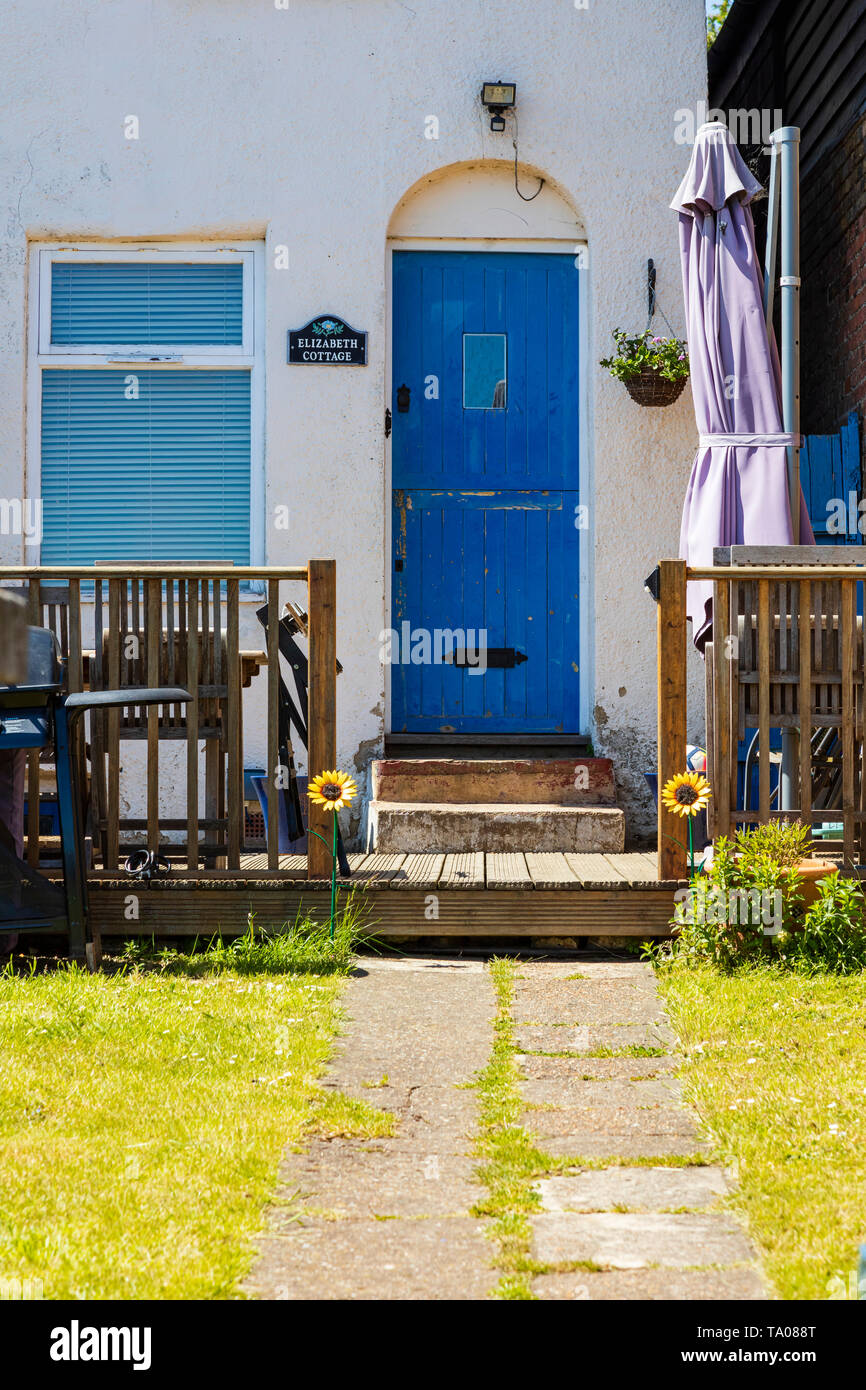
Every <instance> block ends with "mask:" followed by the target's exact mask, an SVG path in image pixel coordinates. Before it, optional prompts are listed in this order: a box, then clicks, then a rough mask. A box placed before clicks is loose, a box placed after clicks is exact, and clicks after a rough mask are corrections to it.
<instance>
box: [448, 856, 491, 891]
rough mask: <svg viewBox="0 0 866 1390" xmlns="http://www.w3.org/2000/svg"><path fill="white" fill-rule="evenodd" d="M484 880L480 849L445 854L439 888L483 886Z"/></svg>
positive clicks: (482, 858) (482, 857) (482, 859)
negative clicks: (463, 852)
mask: <svg viewBox="0 0 866 1390" xmlns="http://www.w3.org/2000/svg"><path fill="white" fill-rule="evenodd" d="M484 882H485V879H484V855H483V854H482V853H481V852H480V851H478V850H476V851H470V852H469V853H465V854H446V856H445V863H444V865H443V866H442V875H441V877H440V879H439V887H440V888H483V887H484Z"/></svg>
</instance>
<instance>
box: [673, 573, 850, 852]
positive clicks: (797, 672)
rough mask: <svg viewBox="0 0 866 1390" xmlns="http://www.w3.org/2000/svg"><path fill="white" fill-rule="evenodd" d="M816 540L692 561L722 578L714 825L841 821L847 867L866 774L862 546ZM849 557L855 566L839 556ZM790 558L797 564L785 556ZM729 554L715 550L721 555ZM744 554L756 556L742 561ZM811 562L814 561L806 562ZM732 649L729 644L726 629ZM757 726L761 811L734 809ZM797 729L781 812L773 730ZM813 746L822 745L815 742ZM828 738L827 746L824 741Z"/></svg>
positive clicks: (717, 592)
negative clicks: (789, 792) (750, 735)
mask: <svg viewBox="0 0 866 1390" xmlns="http://www.w3.org/2000/svg"><path fill="white" fill-rule="evenodd" d="M816 551H817V547H810V546H797V547H778V548H772V547H768V548H766V549H765V550H763V551H761V550H756V549H755V548H751V547H750V548H748V549H747V550H746V549H745V548H743V553H742V555H741V554H740V553H739V552H740V548H739V547H734V548H733V550H732V551H731V552H730V555H731V556H733V557H735V558H736V559H737V560H740V559H742V560H743V565H742V568H740V567H739V565H731V566H728V565H719V564H717V565H716V567H715V568H714V569H707V570H701V569H697V568H695V569H693V570H690V571H689V578H693V577H694V578H699V579H713V580H714V634H713V636H714V642H713V652H712V663H713V669H712V678H711V679H710V680H708V682H707V692H708V699H709V700H710V702H711V708H710V714H709V719H708V728H709V730H710V733H711V747H710V750H709V756H710V766H711V772H712V777H711V782H712V786H713V792H714V815H713V828H714V830H715V832H716V833H718V834H726V833H729V832H730V831H731V830H733V829H736V828H737V827H738V826H739V825H742V824H747V823H761V824H765V823H767V822H768V821H769V820H771V819H774V818H776V817H779V816H785V817H787V818H788V819H802V820H804V821H806V822H807V823H813V824H814V823H815V822H820V821H824V822H826V821H835V820H839V821H841V822H842V824H843V827H844V829H843V854H844V858H845V861H846V863H847V864H849V865H850V864H853V863H855V862H857V860H858V859H861V858H863V854H864V840H866V778H864V776H863V738H864V715H863V708H864V631H863V619H862V617H860V616H859V614H860V613H862V611H863V588H864V583H866V568H864V558H866V557H864V556H863V547H860V546H857V547H854V548H853V551H848V550H845V549H842V548H838V549H836V550H835V551H833V550H831V551H829V552H828V551H826V550H825V551H824V552H823V553H820V554H817V553H816ZM849 554H850V555H851V559H852V561H853V563H848V564H845V563H842V561H843V559H847V557H848V555H849ZM788 555H791V557H792V558H793V559H794V561H795V563H794V564H788V563H781V561H782V560H783V559H785V560H787V557H788ZM723 556H724V552H716V557H717V559H719V558H722V557H723ZM747 559H748V562H749V563H748V564H746V563H745V561H746V560H747ZM807 561H808V563H807ZM723 635H727V636H728V637H729V638H731V637H732V638H733V639H734V641H733V643H731V642H730V641H729V642H728V643H727V644H726V645H727V646H728V649H729V652H730V656H729V658H727V659H726V657H725V656H724V654H723V652H722V637H723ZM750 729H755V730H757V735H758V747H759V750H760V751H759V759H758V788H759V794H758V807H757V810H756V811H755V810H753V811H750V812H745V811H740V810H737V809H736V803H735V801H734V796H735V794H736V778H737V766H736V756H737V745H738V742H739V741H740V740H741V739H742V738H744V736H745V734H746V731H747V730H750ZM779 729H783V730H790V731H794V732H795V734H796V735H797V736H798V738H797V742H796V745H795V746H796V755H795V758H794V765H793V766H792V768H791V772H792V776H793V780H794V785H795V788H796V787H797V786H799V795H797V794H796V792H795V801H796V802H797V803H798V804H797V805H795V807H794V809H793V810H790V811H786V812H782V811H780V810H779V809H778V808H777V806H775V805H774V804H773V800H772V767H771V757H770V736H771V732H772V731H773V730H779ZM813 743H814V744H815V747H814V748H813ZM819 745H820V746H819Z"/></svg>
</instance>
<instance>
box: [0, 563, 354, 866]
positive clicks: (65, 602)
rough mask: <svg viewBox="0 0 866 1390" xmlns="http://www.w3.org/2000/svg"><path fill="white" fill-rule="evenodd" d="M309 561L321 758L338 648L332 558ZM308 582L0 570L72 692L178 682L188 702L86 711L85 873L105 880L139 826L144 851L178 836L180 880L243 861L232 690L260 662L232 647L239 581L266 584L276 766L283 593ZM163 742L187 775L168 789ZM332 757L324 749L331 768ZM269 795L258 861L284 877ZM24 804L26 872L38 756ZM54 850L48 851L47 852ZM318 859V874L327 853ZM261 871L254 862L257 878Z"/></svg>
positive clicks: (330, 726) (205, 572)
mask: <svg viewBox="0 0 866 1390" xmlns="http://www.w3.org/2000/svg"><path fill="white" fill-rule="evenodd" d="M316 563H317V564H318V566H319V568H320V572H321V573H322V574H324V575H325V576H326V579H327V585H326V587H328V586H329V588H330V594H331V598H330V599H329V600H328V601H326V602H324V603H322V602H314V603H313V604H312V605H311V606H312V610H313V611H312V613H311V616H310V621H309V624H308V632H309V641H310V648H311V656H313V657H314V658H315V660H314V661H313V662H312V667H316V669H317V670H318V676H317V678H316V679H317V684H315V683H314V688H315V691H316V697H315V700H314V701H311V707H310V725H311V731H313V732H314V733H315V737H316V738H317V739H318V745H317V746H318V748H319V750H321V749H322V748H328V747H331V748H333V749H335V746H336V745H335V718H336V698H335V690H336V675H337V668H336V660H335V659H334V660H333V661H332V660H330V658H329V656H328V653H329V652H330V653H333V652H334V650H335V645H334V644H335V635H334V623H333V615H334V603H333V601H332V600H333V591H334V565H333V562H332V561H319V562H316ZM308 577H309V567H304V568H296V567H286V568H283V569H276V568H271V569H253V568H246V569H242V568H240V567H233V566H231V565H230V564H227V565H223V564H221V565H217V566H212V565H183V564H178V565H175V566H172V567H171V568H170V569H167V568H166V566H165V565H164V564H162V563H142V564H138V565H117V564H113V563H112V564H102V563H98V564H95V565H94V566H92V567H91V566H88V567H72V566H69V567H67V566H57V567H49V568H46V567H42V568H32V567H26V566H7V567H0V581H2V582H3V583H10V582H11V583H12V584H14V585H19V584H20V586H21V589H22V593H23V595H24V597H25V602H26V611H27V621H28V622H29V623H32V624H33V625H35V626H48V627H49V628H50V629H51V630H52V631H53V632H54V633H55V635H56V637H57V640H58V645H59V649H60V653H61V656H62V658H63V661H64V664H65V672H66V683H67V688H68V689H69V691H72V692H78V691H82V690H86V689H88V688H90V689H93V690H107V689H117V688H121V689H122V688H130V689H134V688H135V687H138V686H143V685H151V686H181V687H183V688H185V689H187V690H188V691H189V692H190V694H191V696H192V699H191V701H190V703H189V704H172V705H166V706H159V707H151V708H148V709H145V708H143V707H141V706H137V705H135V704H134V703H130V704H129V705H126V706H124V707H123V708H122V709H117V710H112V711H109V712H103V713H99V714H94V715H88V716H87V717H86V720H85V721H82V722H80V723H79V724H78V727H77V729H76V734H75V743H74V747H73V752H74V755H75V757H76V760H77V764H78V768H79V782H80V786H81V787H82V791H83V798H82V800H83V806H82V809H83V811H84V813H85V816H86V818H87V820H88V823H89V824H90V825H92V827H93V845H94V865H93V871H94V872H96V873H99V872H104V871H109V872H116V871H117V870H118V868H119V866H120V864H121V861H122V858H123V857H124V856H125V854H126V852H127V849H128V847H129V846H130V844H135V843H141V832H142V831H143V832H144V833H145V837H146V843H147V845H148V847H149V848H151V849H157V848H161V849H163V850H165V849H166V848H170V849H171V851H172V852H174V851H175V849H176V846H177V838H178V836H177V832H181V833H182V835H183V837H184V839H183V842H182V844H183V855H184V859H185V869H186V872H187V873H190V874H198V873H199V871H200V866H202V865H204V869H205V870H207V869H218V870H221V871H228V872H230V873H236V872H238V871H239V869H240V864H241V859H242V856H243V854H244V781H243V776H244V774H243V769H244V731H243V700H242V688H243V685H244V684H246V685H249V684H250V681H251V679H252V677H253V675H254V674H255V673H256V672H257V671H258V670H259V669H260V668H261V667H262V666H264V665H265V664H266V663H265V662H264V660H263V659H262V654H261V653H253V652H243V653H242V652H241V649H240V639H241V607H240V597H241V584H242V583H243V582H245V581H249V580H256V581H260V580H263V579H264V580H266V581H267V583H268V585H269V594H270V597H271V598H272V600H273V603H272V610H271V611H272V614H273V619H274V621H273V623H272V624H270V625H269V630H268V634H267V640H268V656H269V658H270V663H269V665H270V672H269V673H268V672H266V673H265V675H264V676H263V677H262V679H264V680H266V681H267V682H268V732H267V737H268V751H269V763H270V766H271V767H272V768H273V769H274V771H276V768H277V763H278V737H277V723H278V721H277V702H278V695H279V689H278V685H279V656H278V632H277V622H278V619H279V613H280V606H281V599H282V598H283V597H284V594H283V593H282V592H281V589H280V585H281V584H286V583H293V584H296V583H299V582H304V583H306V582H307V580H308ZM83 586H86V588H85V589H84V596H83V597H82V587H83ZM298 597H300V596H298ZM308 598H309V594H308ZM326 598H327V596H326ZM82 605H84V607H85V612H84V614H83V613H82ZM317 643H318V646H317ZM317 651H318V656H317V657H316V652H317ZM253 658H255V659H254V660H253ZM312 667H311V669H312ZM319 668H320V669H319ZM166 739H168V740H172V739H174V740H180V741H182V742H184V743H185V745H186V758H185V763H186V768H185V778H182V779H181V780H180V784H179V785H175V786H172V787H167V786H166V785H165V772H164V771H163V773H162V778H163V785H162V786H161V784H160V772H161V768H160V745H161V743H162V742H163V741H164V740H166ZM130 740H139V741H141V742H143V743H144V745H145V776H144V778H143V779H142V785H141V795H142V801H143V803H144V805H143V808H142V811H143V814H138V815H136V816H133V817H125V818H123V817H122V815H121V812H122V800H121V766H122V763H123V757H124V745H125V744H126V743H127V742H128V741H130ZM85 745H86V754H87V756H85ZM202 745H203V746H204V754H203V757H202ZM334 757H335V752H334V753H333V754H332V756H331V765H333V759H334ZM202 761H203V763H204V768H203V771H204V776H203V779H202V775H201V774H202V767H201V763H202ZM201 780H203V783H204V805H203V806H202V805H200V801H201V797H200V790H199V788H200V781H201ZM184 781H185V788H184ZM269 782H273V778H271V779H269ZM269 795H270V798H271V800H270V811H271V812H272V814H271V815H270V817H269V832H270V841H271V843H270V844H269V846H268V849H269V851H270V853H269V856H268V863H267V865H266V866H264V867H265V868H266V869H267V870H268V871H269V872H273V873H277V874H279V873H283V874H285V873H286V872H287V870H286V866H285V856H280V855H279V854H278V845H277V834H278V822H279V816H278V814H277V798H278V795H279V789H278V787H277V786H276V785H275V784H274V785H273V786H270V787H269ZM27 796H28V803H29V805H28V816H27V826H26V827H25V829H26V831H27V857H28V860H29V862H30V863H31V864H33V865H34V867H35V866H36V865H37V864H38V862H39V854H40V835H39V760H38V758H37V756H36V755H33V756H32V757H30V758H29V760H28V773H27ZM169 800H177V801H178V805H177V809H176V810H175V809H172V810H170V811H169V812H168V814H162V815H161V814H160V811H161V805H162V806H164V805H165V803H166V802H167V801H169ZM202 812H203V814H202ZM329 825H330V822H329ZM133 837H135V838H133ZM51 848H52V852H54V850H55V848H56V847H54V846H51ZM327 858H328V862H327V866H326V872H327V873H329V872H330V855H328V857H327ZM304 863H305V864H306V859H304ZM260 867H261V866H259V865H257V866H256V868H257V870H258V869H260Z"/></svg>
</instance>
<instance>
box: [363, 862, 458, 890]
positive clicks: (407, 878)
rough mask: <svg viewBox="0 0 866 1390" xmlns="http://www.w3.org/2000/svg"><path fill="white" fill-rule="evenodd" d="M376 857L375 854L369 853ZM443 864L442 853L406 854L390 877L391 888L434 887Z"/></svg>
mask: <svg viewBox="0 0 866 1390" xmlns="http://www.w3.org/2000/svg"><path fill="white" fill-rule="evenodd" d="M370 858H371V859H374V860H375V859H376V858H377V856H376V855H371V856H370ZM444 865H445V855H444V854H407V855H406V858H405V859H404V860H403V863H402V864H401V865H400V868H399V870H398V872H397V873H396V874H395V875H394V877H393V878H392V879H391V887H392V888H435V887H436V885H437V883H438V882H439V879H440V877H441V874H442V869H443V867H444Z"/></svg>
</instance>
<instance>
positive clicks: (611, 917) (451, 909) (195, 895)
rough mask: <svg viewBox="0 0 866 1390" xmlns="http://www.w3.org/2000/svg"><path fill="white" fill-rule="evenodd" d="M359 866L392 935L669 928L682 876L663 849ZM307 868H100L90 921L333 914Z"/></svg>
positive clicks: (284, 863)
mask: <svg viewBox="0 0 866 1390" xmlns="http://www.w3.org/2000/svg"><path fill="white" fill-rule="evenodd" d="M349 864H350V868H351V870H352V873H351V877H350V878H348V879H341V880H340V886H341V889H342V890H343V891H344V892H345V891H349V890H353V891H355V892H356V894H357V895H358V900H359V901H360V902H361V904H362V907H363V910H364V912H365V916H366V922H367V928H368V930H369V931H370V932H371V934H374V935H380V936H388V937H398V936H405V937H435V936H451V937H461V936H475V937H489V938H499V937H544V938H547V937H567V938H572V937H589V936H591V937H596V936H638V937H645V936H665V935H667V934H668V927H669V923H670V919H671V916H672V913H673V905H674V894H675V892H676V890H677V889H678V888H680V887H683V886H684V885H683V884H682V883H681V882H680V881H673V880H671V881H668V882H658V881H657V879H656V856H655V854H654V853H652V854H650V853H633V854H516V853H509V854H485V853H481V852H480V851H476V852H468V853H462V854H370V855H364V854H354V855H350V856H349ZM294 873H297V878H295V877H294V876H293V874H294ZM305 874H306V860H305V858H304V857H303V856H301V855H297V856H291V855H281V856H280V876H279V877H276V876H274V875H271V876H268V869H267V857H266V856H265V855H250V854H245V855H242V857H241V868H240V870H235V871H234V872H231V873H229V872H226V873H224V874H219V873H218V874H216V875H213V874H207V875H206V874H202V873H199V874H197V875H193V874H190V873H187V872H184V871H182V870H178V871H177V872H176V873H174V874H172V875H171V876H170V877H169V878H167V879H164V880H162V881H160V882H158V883H154V884H153V885H152V886H151V887H150V888H143V887H141V886H140V885H137V884H136V883H135V882H134V881H131V880H130V879H128V878H123V879H120V878H118V877H117V875H116V874H113V873H110V874H109V873H106V874H97V875H95V876H94V877H93V878H91V879H90V917H91V923H92V926H93V928H94V930H96V931H98V932H101V933H102V934H103V935H106V936H110V935H133V934H136V933H140V934H142V935H154V936H163V937H170V936H190V935H199V936H209V935H212V934H213V933H214V932H216V931H221V932H223V933H225V934H226V935H232V934H236V933H238V932H241V931H244V930H246V927H247V923H248V918H249V914H250V913H251V912H252V913H253V914H254V915H255V920H256V924H257V925H258V926H261V927H269V928H272V929H273V928H278V927H280V926H282V925H283V924H284V923H286V922H287V921H288V922H291V921H292V920H294V917H295V916H296V914H297V913H298V912H299V911H303V912H307V911H310V912H312V913H314V914H315V915H317V916H321V915H322V914H327V911H328V901H329V899H328V890H329V887H330V884H329V882H328V880H326V879H314V880H309V879H307V878H306V877H305ZM130 895H133V897H134V899H135V902H134V903H133V904H132V905H130V902H129V899H130ZM131 910H132V911H134V912H137V913H138V916H137V918H132V919H130V916H129V913H130V911H131Z"/></svg>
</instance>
